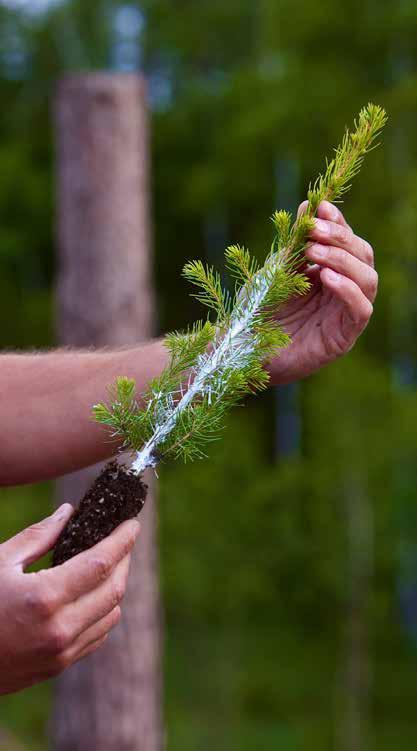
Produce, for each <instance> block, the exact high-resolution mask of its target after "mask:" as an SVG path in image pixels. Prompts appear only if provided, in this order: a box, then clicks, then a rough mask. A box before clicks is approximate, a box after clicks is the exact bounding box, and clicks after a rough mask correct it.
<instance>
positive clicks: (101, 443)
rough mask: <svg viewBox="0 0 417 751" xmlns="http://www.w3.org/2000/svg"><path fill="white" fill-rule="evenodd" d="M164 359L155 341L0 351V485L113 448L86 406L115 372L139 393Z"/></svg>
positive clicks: (71, 466) (93, 458) (55, 472)
mask: <svg viewBox="0 0 417 751" xmlns="http://www.w3.org/2000/svg"><path fill="white" fill-rule="evenodd" d="M166 362H167V354H166V351H165V348H164V346H163V344H162V342H160V341H154V342H151V343H148V344H144V345H138V346H137V347H136V348H134V349H129V350H122V351H118V352H106V351H104V352H71V351H69V352H65V351H64V352H60V351H58V352H52V353H50V354H21V355H20V354H4V355H2V356H0V417H1V423H2V441H1V449H0V485H17V484H23V483H29V482H37V481H40V480H45V479H49V478H52V477H57V476H59V475H62V474H66V473H68V472H73V471H75V470H77V469H80V468H81V467H86V466H88V465H90V464H94V463H95V462H97V461H100V460H103V459H106V458H108V457H109V456H111V455H112V454H114V453H115V451H116V450H117V444H115V443H112V442H110V441H109V439H108V436H106V433H105V431H104V430H103V428H102V427H101V426H99V425H96V424H95V423H94V421H93V420H92V418H91V407H92V405H93V404H95V403H96V402H98V401H100V400H103V399H105V398H106V388H107V386H108V385H109V384H111V383H112V382H113V381H114V379H115V378H116V377H117V376H120V375H125V376H128V377H130V378H134V379H135V380H136V382H137V387H138V392H139V393H141V392H142V391H143V390H144V388H145V386H146V383H147V382H148V381H149V379H151V378H153V377H155V376H157V375H158V374H159V373H160V372H161V370H162V369H163V368H164V366H165V365H166Z"/></svg>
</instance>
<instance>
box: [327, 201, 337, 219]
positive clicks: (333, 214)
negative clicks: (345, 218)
mask: <svg viewBox="0 0 417 751" xmlns="http://www.w3.org/2000/svg"><path fill="white" fill-rule="evenodd" d="M327 211H328V214H329V216H330V219H332V220H333V221H334V222H337V220H338V219H339V210H338V209H337V208H336V206H333V204H332V203H328V204H327Z"/></svg>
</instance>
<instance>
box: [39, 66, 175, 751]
mask: <svg viewBox="0 0 417 751" xmlns="http://www.w3.org/2000/svg"><path fill="white" fill-rule="evenodd" d="M55 117H56V131H57V162H58V240H59V274H58V289H57V306H58V331H59V340H60V343H61V344H62V345H68V346H75V347H90V346H95V347H103V346H107V345H109V346H120V345H129V344H134V343H135V342H137V341H138V340H140V339H144V338H147V337H149V335H150V334H151V333H152V321H153V318H154V310H153V308H154V306H153V296H152V283H151V270H150V260H151V259H150V221H149V145H148V126H147V114H146V106H145V90H144V83H143V82H142V80H141V78H140V77H139V76H136V75H130V74H129V75H126V74H117V75H113V74H91V75H83V76H76V77H72V78H68V79H65V80H64V81H63V82H62V83H61V85H60V86H59V89H58V94H57V101H56V115H55ZM96 472H97V467H96V468H92V469H89V470H86V471H83V472H79V473H76V474H75V475H71V476H70V477H66V478H63V479H62V480H61V481H60V483H59V486H58V495H59V501H60V502H61V501H63V500H66V501H67V500H71V501H76V500H79V499H80V498H81V496H82V495H83V492H84V491H85V489H86V487H87V486H88V485H89V483H90V482H91V481H92V479H93V477H94V475H95V473H96ZM154 500H155V498H154V492H151V493H150V496H149V498H148V501H147V504H146V508H145V510H144V512H143V515H142V519H141V521H142V532H141V536H140V541H139V543H138V545H137V551H136V553H135V556H134V560H133V562H132V570H131V575H130V580H129V586H128V593H127V596H126V599H125V601H124V607H123V613H124V615H123V619H122V622H121V624H120V625H119V626H118V627H117V628H116V629H115V630H114V631H113V633H112V635H111V637H110V638H109V640H108V641H107V643H106V644H105V646H104V647H103V648H102V649H101V650H100V651H99V652H98V653H96V654H95V655H93V656H91V657H89V658H87V659H86V660H84V661H82V662H80V663H78V664H77V665H75V666H74V667H73V668H72V669H71V670H69V671H67V672H66V673H65V674H64V675H63V676H62V677H61V678H60V679H59V680H58V682H57V693H56V703H55V712H54V718H53V727H52V734H53V742H54V748H55V749H56V751H160V748H161V746H162V742H161V738H162V730H161V696H160V694H161V692H160V618H159V597H158V576H157V560H156V544H155V521H156V520H155V505H154Z"/></svg>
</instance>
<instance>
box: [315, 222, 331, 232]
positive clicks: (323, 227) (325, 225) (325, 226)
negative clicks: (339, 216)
mask: <svg viewBox="0 0 417 751" xmlns="http://www.w3.org/2000/svg"><path fill="white" fill-rule="evenodd" d="M315 224H316V228H317V229H318V230H319V232H321V233H322V234H323V235H328V234H329V232H330V228H329V225H328V223H327V222H325V221H324V220H323V219H316V220H315Z"/></svg>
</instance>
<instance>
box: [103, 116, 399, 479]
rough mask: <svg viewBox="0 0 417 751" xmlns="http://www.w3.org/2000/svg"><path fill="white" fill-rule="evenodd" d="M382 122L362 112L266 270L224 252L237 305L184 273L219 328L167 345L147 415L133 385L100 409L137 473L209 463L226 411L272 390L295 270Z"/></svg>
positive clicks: (244, 253)
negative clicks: (322, 208)
mask: <svg viewBox="0 0 417 751" xmlns="http://www.w3.org/2000/svg"><path fill="white" fill-rule="evenodd" d="M385 122H386V115H385V112H384V110H383V109H382V108H381V107H378V106H375V105H372V104H369V105H368V106H367V107H364V108H363V109H362V110H361V112H360V114H359V118H358V121H357V122H355V127H354V130H353V131H352V132H350V131H346V133H345V136H344V138H343V141H342V143H341V145H340V146H339V147H338V148H337V149H336V156H335V157H334V159H333V160H332V161H331V162H330V163H327V169H326V171H325V172H324V173H323V174H321V175H320V176H319V177H318V178H317V180H316V182H315V183H314V185H313V187H310V189H309V191H308V204H307V207H306V210H305V212H304V213H302V214H301V215H300V216H299V217H297V219H296V220H295V222H294V224H292V217H291V214H290V213H289V212H287V211H276V212H275V213H274V215H273V223H274V226H275V229H276V232H277V235H276V238H275V240H274V242H273V244H272V249H271V252H270V254H269V255H268V256H267V259H266V261H265V265H264V266H263V267H260V265H259V263H258V261H257V260H256V259H255V258H253V257H252V256H251V254H250V252H249V251H248V250H246V249H245V248H242V247H240V246H239V245H233V246H230V247H229V248H227V250H226V253H225V259H226V266H227V267H228V269H229V271H230V272H231V275H232V277H233V278H234V279H235V292H234V295H233V296H231V295H230V293H229V292H228V291H226V290H224V289H223V286H222V281H221V276H220V274H219V273H218V272H217V271H215V269H214V268H212V267H210V266H207V265H204V264H203V263H202V261H200V260H196V261H189V262H188V263H186V265H185V267H184V271H183V274H184V277H185V278H186V279H187V280H188V281H189V282H191V283H192V284H193V285H194V286H196V287H197V288H198V290H199V291H198V293H195V294H194V295H193V296H194V297H196V298H197V300H198V301H199V302H200V303H202V304H203V305H205V306H206V307H207V308H209V310H210V311H214V313H215V321H214V323H210V322H209V321H208V322H206V323H205V324H203V323H201V322H199V323H197V324H195V325H194V327H193V328H192V330H191V331H190V332H188V333H186V334H179V333H174V334H170V335H168V337H167V338H166V346H167V348H168V349H169V351H170V354H171V362H170V364H169V366H168V368H167V369H166V370H165V371H164V372H163V373H162V375H161V376H160V377H159V378H158V379H156V380H154V381H153V382H152V383H151V385H150V388H149V390H148V393H146V394H145V396H144V397H143V402H144V405H139V404H138V403H137V401H136V397H135V393H134V384H133V383H132V381H129V380H127V379H119V380H118V382H117V384H116V387H115V389H113V391H114V398H113V399H112V400H111V402H110V405H106V404H99V405H98V406H96V407H95V408H94V417H95V419H96V420H97V421H98V422H100V423H102V424H104V425H105V426H106V427H108V428H110V429H111V431H112V435H113V436H114V437H121V438H122V439H123V442H124V447H125V448H128V449H131V450H136V451H138V458H137V460H136V462H135V463H134V465H133V468H134V469H135V470H136V471H138V472H141V471H143V470H144V469H146V467H148V466H155V465H156V464H157V463H158V462H159V461H160V459H161V456H162V455H164V456H168V457H170V456H171V457H172V456H173V457H175V458H177V457H180V456H182V457H183V458H184V460H185V461H187V460H190V459H195V458H200V457H202V456H205V452H204V448H205V446H206V445H207V444H208V443H210V442H211V441H213V440H214V439H215V438H216V437H217V436H218V433H219V430H220V428H221V426H222V424H223V419H224V416H225V414H226V412H227V410H228V409H230V407H231V406H233V405H235V404H236V403H237V402H239V401H240V400H241V399H242V398H243V397H244V396H245V395H247V394H249V393H255V392H257V391H262V390H263V389H265V388H266V387H267V385H268V382H269V377H268V373H267V371H266V370H265V368H264V364H265V363H266V362H269V361H270V360H272V358H273V357H276V356H277V354H278V353H279V351H280V350H282V349H283V348H285V347H286V346H288V345H289V344H290V337H289V336H288V335H287V334H286V333H285V332H284V331H282V329H281V328H280V326H279V325H278V324H277V323H276V321H275V314H276V311H277V310H279V308H280V306H282V305H283V304H284V303H285V302H287V301H288V300H289V299H291V298H292V297H294V296H295V295H302V294H304V293H305V292H306V291H307V290H308V282H307V280H306V279H305V277H303V276H302V274H299V273H297V270H298V268H299V267H300V265H301V264H302V262H303V260H304V251H305V248H306V245H307V242H308V236H309V233H310V231H311V229H312V227H313V218H314V216H315V214H316V212H317V209H318V207H319V205H320V203H321V202H322V201H323V200H330V201H336V200H339V199H340V198H341V197H342V196H343V195H344V194H345V193H346V192H347V190H348V189H349V187H350V182H351V180H352V178H353V177H354V176H355V175H356V174H357V173H358V172H359V170H360V168H361V166H362V163H363V160H364V158H365V155H366V154H367V153H368V152H369V151H370V150H371V149H372V148H373V146H374V144H375V139H376V138H377V137H378V135H379V134H380V132H381V130H382V128H383V127H384V125H385ZM206 350H208V351H207V352H206ZM185 384H186V385H185ZM141 446H144V447H143V450H142V451H140V448H141Z"/></svg>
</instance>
